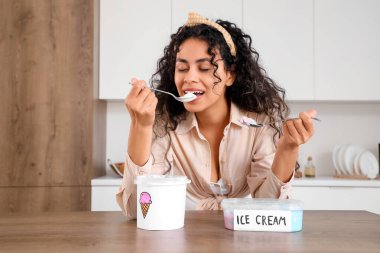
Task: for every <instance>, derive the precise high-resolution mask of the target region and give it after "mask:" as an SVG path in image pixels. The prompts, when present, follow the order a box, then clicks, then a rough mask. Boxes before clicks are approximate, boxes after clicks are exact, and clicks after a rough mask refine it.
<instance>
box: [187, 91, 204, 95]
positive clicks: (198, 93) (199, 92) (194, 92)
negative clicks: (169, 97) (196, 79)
mask: <svg viewBox="0 0 380 253" xmlns="http://www.w3.org/2000/svg"><path fill="white" fill-rule="evenodd" d="M187 93H193V94H194V95H202V94H203V93H204V91H185V94H187Z"/></svg>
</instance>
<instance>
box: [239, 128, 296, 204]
mask: <svg viewBox="0 0 380 253" xmlns="http://www.w3.org/2000/svg"><path fill="white" fill-rule="evenodd" d="M274 131H275V130H274V129H273V128H271V127H264V128H261V129H260V130H259V131H258V132H257V133H256V137H255V141H254V145H253V150H252V161H251V172H250V175H248V176H247V183H248V186H249V188H250V192H251V195H252V197H254V198H279V199H284V198H289V197H290V193H291V184H292V181H293V178H294V171H293V175H292V177H291V179H290V180H289V182H286V183H284V182H282V181H281V180H280V179H278V178H277V177H276V175H275V174H274V173H273V172H272V163H273V159H274V156H275V152H276V147H275V145H274V143H273V134H274Z"/></svg>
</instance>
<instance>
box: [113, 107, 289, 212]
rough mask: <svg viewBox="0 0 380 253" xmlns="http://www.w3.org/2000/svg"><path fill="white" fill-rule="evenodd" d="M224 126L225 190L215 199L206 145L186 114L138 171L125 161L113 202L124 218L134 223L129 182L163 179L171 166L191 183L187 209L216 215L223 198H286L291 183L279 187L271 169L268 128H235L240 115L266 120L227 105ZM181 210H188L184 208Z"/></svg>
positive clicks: (270, 130)
mask: <svg viewBox="0 0 380 253" xmlns="http://www.w3.org/2000/svg"><path fill="white" fill-rule="evenodd" d="M230 115H231V116H230V123H229V124H228V125H227V126H226V127H225V129H224V136H223V138H222V141H221V143H220V148H219V167H220V175H221V180H222V182H223V184H224V185H225V186H226V189H227V191H228V193H227V194H225V195H223V196H221V195H216V194H215V193H214V191H213V190H212V187H211V186H210V177H211V166H210V164H211V154H210V147H209V144H208V142H207V140H206V139H205V138H204V136H203V135H202V133H201V132H200V131H199V127H198V123H197V120H196V117H195V114H194V113H189V114H188V117H187V119H186V120H184V121H182V122H181V123H180V124H179V125H178V127H177V129H176V130H175V131H171V132H170V133H169V134H170V138H171V142H170V141H169V136H168V135H167V136H166V138H160V139H156V140H155V141H154V142H153V144H152V155H151V156H150V158H149V160H148V162H147V163H146V164H145V165H144V166H142V167H139V166H137V165H136V164H134V163H133V162H132V160H131V159H130V157H129V156H128V155H127V157H126V166H125V170H124V177H123V181H122V185H121V187H120V189H119V191H118V193H117V194H116V198H117V202H118V204H119V206H120V207H121V209H122V211H123V212H124V214H125V215H126V216H127V218H128V219H134V218H136V204H137V203H136V201H137V200H136V199H137V198H136V185H135V184H134V177H135V176H136V175H144V174H150V173H157V174H163V173H164V172H165V171H166V170H167V169H168V167H169V165H168V161H167V160H166V159H165V156H166V157H167V159H168V160H169V162H170V163H171V165H172V168H173V170H174V171H173V172H174V174H175V175H186V176H187V177H188V178H189V179H190V180H191V183H190V184H189V185H188V186H187V204H190V206H191V204H193V205H192V206H193V207H190V208H191V209H198V210H207V209H208V210H218V209H221V207H220V203H221V201H222V200H223V198H241V197H246V196H247V195H249V194H250V195H251V196H252V197H254V198H288V197H289V190H290V187H291V182H292V180H293V177H292V179H291V180H290V181H289V182H288V183H283V182H281V181H280V180H279V179H278V178H277V177H276V176H275V175H274V174H273V173H272V170H271V166H272V162H273V158H274V154H275V146H274V144H273V134H274V129H273V128H271V127H269V126H267V127H262V128H253V127H248V126H246V125H243V124H242V123H240V121H239V119H240V118H241V117H243V116H246V117H250V118H253V119H255V120H256V121H257V122H265V121H268V117H267V116H265V115H258V114H256V113H252V112H246V111H243V110H240V109H239V108H238V107H237V106H236V105H235V104H233V103H232V104H231V113H230ZM187 208H189V207H188V206H187Z"/></svg>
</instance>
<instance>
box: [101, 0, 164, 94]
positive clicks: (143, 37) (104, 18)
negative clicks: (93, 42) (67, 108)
mask: <svg viewBox="0 0 380 253" xmlns="http://www.w3.org/2000/svg"><path fill="white" fill-rule="evenodd" d="M170 5H171V1H170V0H160V1H149V0H139V1H136V0H123V1H121V0H117V1H115V0H113V1H109V0H101V1H100V56H99V57H100V59H99V60H100V66H99V71H100V74H99V83H100V87H99V98H101V99H124V98H125V96H126V95H127V93H128V91H129V89H130V85H129V84H128V83H129V82H130V80H131V78H132V77H136V78H139V79H144V80H146V81H147V82H148V81H149V79H150V77H151V75H152V74H153V73H154V71H155V70H156V65H157V60H158V59H159V58H160V57H161V56H162V55H163V52H164V47H165V46H166V44H168V43H169V39H170V24H171V12H170V9H171V8H170Z"/></svg>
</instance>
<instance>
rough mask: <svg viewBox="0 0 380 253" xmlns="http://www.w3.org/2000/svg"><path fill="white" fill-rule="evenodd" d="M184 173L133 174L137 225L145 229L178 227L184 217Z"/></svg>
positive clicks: (185, 184)
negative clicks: (174, 174) (172, 174)
mask: <svg viewBox="0 0 380 253" xmlns="http://www.w3.org/2000/svg"><path fill="white" fill-rule="evenodd" d="M188 183H190V180H189V179H187V177H185V176H163V175H150V176H137V177H136V179H135V184H136V185H137V227H138V228H141V229H146V230H172V229H178V228H182V227H183V226H184V219H185V205H186V186H187V184H188Z"/></svg>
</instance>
